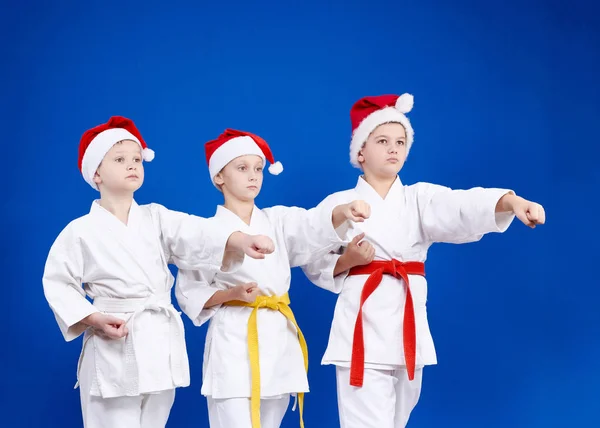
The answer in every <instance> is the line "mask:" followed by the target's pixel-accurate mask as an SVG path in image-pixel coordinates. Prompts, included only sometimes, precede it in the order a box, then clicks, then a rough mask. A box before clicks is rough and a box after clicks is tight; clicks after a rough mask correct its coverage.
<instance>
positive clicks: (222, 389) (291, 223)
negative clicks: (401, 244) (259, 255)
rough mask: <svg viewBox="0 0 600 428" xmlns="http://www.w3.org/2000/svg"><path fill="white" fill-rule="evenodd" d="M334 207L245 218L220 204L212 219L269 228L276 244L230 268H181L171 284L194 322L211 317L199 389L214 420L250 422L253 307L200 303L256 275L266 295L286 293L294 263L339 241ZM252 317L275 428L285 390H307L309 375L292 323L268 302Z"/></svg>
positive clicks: (252, 229)
mask: <svg viewBox="0 0 600 428" xmlns="http://www.w3.org/2000/svg"><path fill="white" fill-rule="evenodd" d="M332 208H333V207H325V206H322V205H319V207H317V208H313V209H311V210H304V209H301V208H296V207H283V206H276V207H272V208H266V209H262V210H261V209H259V208H257V207H254V209H253V211H252V217H251V221H250V225H247V224H245V223H244V222H243V221H242V220H241V219H240V218H239V217H238V216H237V215H236V214H234V213H232V212H231V211H229V210H228V209H226V208H224V207H223V206H219V207H218V208H217V212H216V214H215V217H214V219H215V220H218V222H219V227H220V228H222V229H223V230H241V231H242V232H246V233H252V234H261V235H267V236H269V237H270V238H271V239H273V242H274V243H275V251H274V252H273V253H272V254H269V255H267V256H266V258H265V259H263V260H255V259H249V258H246V260H244V262H243V264H242V265H241V266H240V267H239V268H238V269H237V270H236V271H235V272H233V273H225V272H222V271H219V270H216V269H206V268H205V269H202V270H195V271H189V270H187V271H186V270H180V271H179V273H178V277H177V287H176V289H175V290H176V296H177V300H178V302H179V304H180V306H181V308H182V310H183V311H184V312H185V313H186V314H187V315H188V316H189V317H190V319H191V320H192V321H193V322H194V324H195V325H198V326H200V325H202V324H203V323H205V322H207V321H208V320H209V319H210V320H211V321H210V325H209V328H208V332H207V337H206V345H205V351H204V363H203V384H202V391H201V392H202V394H203V395H205V396H206V397H208V406H209V407H208V408H209V414H210V420H211V427H213V428H215V427H236V428H245V427H251V425H250V401H249V400H248V398H249V397H250V396H251V376H250V373H251V372H250V361H249V353H248V318H249V316H250V313H251V312H252V308H249V307H236V306H226V305H218V306H213V307H211V308H208V309H204V305H205V304H206V302H207V301H208V300H209V299H210V298H211V297H212V296H213V294H214V293H215V292H216V291H218V290H226V289H228V288H231V287H234V286H236V285H238V284H241V283H249V282H256V283H257V284H258V287H259V288H260V289H261V290H262V292H263V293H264V294H265V295H270V296H282V295H284V294H286V293H287V292H288V290H289V288H290V281H291V270H290V268H291V267H293V266H300V265H303V264H306V263H310V262H311V261H314V260H317V259H319V258H321V257H323V256H325V255H326V254H328V253H329V252H330V251H331V250H333V249H334V248H338V247H339V246H340V245H342V244H343V241H341V240H340V238H339V237H338V235H337V234H336V232H335V230H334V229H333V226H332V222H331V214H332ZM291 306H293V302H292V305H291ZM257 321H258V322H257V325H258V336H259V361H260V387H261V399H262V400H261V404H262V406H261V420H263V421H264V423H263V425H262V427H263V428H270V427H275V428H276V427H279V425H280V423H281V420H282V418H283V415H284V414H285V409H286V408H287V405H288V402H289V396H290V394H295V393H299V392H308V391H309V388H308V380H307V376H306V371H305V367H304V360H303V355H302V351H301V348H300V344H299V341H298V337H297V331H296V328H295V327H294V326H293V324H292V323H290V322H289V321H288V320H287V319H286V318H285V316H283V315H282V314H281V313H280V312H278V311H274V310H269V309H260V310H258V318H257Z"/></svg>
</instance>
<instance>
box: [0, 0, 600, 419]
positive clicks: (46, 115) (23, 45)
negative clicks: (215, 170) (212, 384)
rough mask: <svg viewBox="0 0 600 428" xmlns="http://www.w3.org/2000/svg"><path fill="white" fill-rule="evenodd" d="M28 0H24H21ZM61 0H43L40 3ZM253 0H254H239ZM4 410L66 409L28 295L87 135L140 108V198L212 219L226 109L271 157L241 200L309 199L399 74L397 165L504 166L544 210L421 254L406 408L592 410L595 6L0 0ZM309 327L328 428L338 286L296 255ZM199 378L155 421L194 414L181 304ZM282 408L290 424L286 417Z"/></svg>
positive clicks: (81, 201)
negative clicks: (416, 393)
mask: <svg viewBox="0 0 600 428" xmlns="http://www.w3.org/2000/svg"><path fill="white" fill-rule="evenodd" d="M19 3H20V4H19ZM51 3H54V4H51ZM250 3H252V5H251V4H250ZM1 7H2V12H1V13H0V33H1V35H2V44H1V46H0V54H1V56H0V58H2V67H0V73H1V74H0V78H1V86H2V98H1V99H2V102H1V104H0V108H1V110H0V118H1V119H0V120H1V121H2V123H1V127H2V135H1V137H0V141H1V144H2V168H0V174H1V175H0V180H1V182H2V184H3V187H4V188H5V191H4V192H3V198H2V199H1V201H2V205H1V207H2V214H1V215H2V223H3V226H4V237H3V239H2V246H3V249H2V256H3V257H2V276H3V279H2V285H3V288H4V294H3V296H2V303H3V306H4V309H3V310H2V311H1V312H2V317H3V318H4V317H6V321H5V322H3V325H4V327H5V338H6V339H5V341H4V345H3V347H2V360H3V364H2V375H3V378H2V386H3V388H2V389H3V391H2V399H1V400H0V406H1V408H2V410H1V412H2V413H1V418H2V421H1V422H0V425H1V426H3V427H4V426H5V427H41V426H44V427H76V426H81V422H80V420H81V416H80V407H79V395H78V391H76V390H73V389H72V387H73V385H74V382H75V368H76V362H77V357H78V354H79V350H80V341H79V340H78V341H76V342H75V343H69V344H67V343H65V342H64V341H63V339H62V336H61V335H60V333H59V329H58V327H57V325H56V323H55V321H54V318H53V316H52V313H51V311H50V309H49V308H48V306H47V303H46V301H45V299H44V296H43V292H42V285H41V277H42V272H43V267H44V262H45V258H46V255H47V252H48V249H49V248H50V245H51V244H52V242H53V240H54V239H55V238H56V236H57V235H58V233H59V232H60V230H61V229H62V228H63V227H64V226H65V225H66V224H67V223H68V222H69V221H71V220H72V219H74V218H76V217H78V216H81V215H83V214H85V213H87V212H88V210H89V206H90V204H91V202H92V200H93V199H94V198H95V197H96V196H97V194H96V193H95V191H93V190H92V189H91V188H90V187H89V186H88V185H87V184H86V183H85V182H84V181H83V179H82V178H81V176H80V173H79V171H78V169H77V147H78V142H79V137H80V136H81V134H82V133H83V131H84V130H85V129H87V128H89V127H91V126H94V125H96V124H99V123H102V122H104V121H106V120H107V119H108V118H109V116H111V115H115V114H118V115H124V116H128V117H131V118H132V119H134V121H135V122H136V124H137V125H138V126H139V128H140V129H141V132H142V134H143V135H144V137H145V139H146V141H147V142H148V144H149V145H150V147H151V148H153V149H154V150H155V151H156V154H157V156H156V159H155V160H154V162H152V163H151V164H147V165H146V182H145V184H144V186H143V188H142V189H141V190H140V191H139V192H138V193H137V194H136V199H137V200H138V202H139V203H148V202H151V201H154V202H159V203H161V204H163V205H165V206H167V207H169V208H171V209H175V210H181V211H186V212H190V213H194V214H198V215H202V216H211V215H213V213H214V211H215V207H216V205H217V204H218V203H221V195H220V194H219V193H218V192H217V191H216V190H215V189H214V188H213V187H212V185H211V184H210V181H209V177H208V172H207V167H206V163H205V160H204V152H203V143H204V142H205V141H207V140H209V139H212V138H214V137H215V136H216V135H218V134H219V133H220V132H221V131H222V130H223V129H224V128H225V127H233V128H238V129H244V130H248V131H251V132H254V133H257V134H259V135H261V136H262V137H264V138H265V139H266V140H267V141H268V142H270V144H271V146H272V148H273V151H274V154H275V157H276V159H278V160H280V161H281V162H282V163H283V164H284V167H285V171H284V173H283V174H282V175H280V176H278V177H272V176H269V174H267V175H266V179H265V185H264V187H263V191H262V193H261V195H260V196H259V199H258V201H257V204H258V205H259V206H262V207H267V206H271V205H275V204H286V205H297V206H302V207H310V206H314V205H315V204H317V203H318V202H319V201H320V200H321V199H322V198H324V197H325V196H326V195H328V194H330V193H332V192H335V191H339V190H343V189H347V188H350V187H353V186H354V184H355V182H356V178H357V174H358V171H357V170H355V169H353V168H352V167H351V166H350V164H349V161H348V145H349V139H350V121H349V109H350V107H351V105H352V103H353V102H354V101H356V100H357V99H358V98H360V97H362V96H365V95H376V94H382V93H402V92H410V93H412V94H414V95H415V108H414V110H413V112H412V113H411V114H410V118H411V120H412V123H413V126H414V128H415V131H416V139H415V143H414V146H413V149H412V151H411V155H410V157H409V159H408V162H407V164H406V166H405V168H404V170H403V171H402V172H401V178H402V180H403V181H404V182H405V183H414V182H417V181H429V182H434V183H438V184H444V185H447V186H450V187H454V188H468V187H473V186H489V187H492V186H498V187H508V188H512V189H515V190H516V191H517V192H518V193H519V194H521V195H523V196H524V197H527V198H531V199H533V200H536V201H539V202H540V203H542V204H543V205H544V206H545V208H546V211H547V216H548V217H547V225H545V226H543V227H539V228H537V229H536V230H533V231H532V230H530V229H528V228H526V227H525V226H523V225H522V224H520V223H516V222H515V223H513V226H512V227H511V228H510V229H509V230H508V231H507V232H506V233H505V234H503V235H498V234H495V235H490V236H487V237H485V238H484V239H483V240H482V241H481V242H479V243H475V244H469V245H462V246H452V245H438V246H434V247H433V249H432V250H431V252H430V254H429V260H428V266H427V272H428V280H429V287H430V290H429V313H430V323H431V326H432V332H433V336H434V340H435V342H436V346H437V351H438V356H439V365H438V366H434V367H428V368H427V369H426V370H425V375H424V385H423V393H422V396H421V400H420V402H419V404H418V406H417V408H416V410H415V411H414V413H413V416H412V418H411V421H410V422H409V427H423V428H425V427H446V428H450V427H460V428H469V427H477V428H481V427H486V428H496V427H498V428H500V427H502V428H505V427H527V428H535V427H544V428H548V427H561V428H564V427H597V426H600V413H599V412H600V411H599V410H597V405H598V397H600V370H599V368H598V361H599V360H600V344H599V340H600V334H599V333H600V328H599V325H600V316H599V312H598V310H597V308H598V298H599V297H600V291H599V289H598V285H599V284H598V280H597V275H596V273H595V268H596V265H597V255H598V250H597V243H598V231H597V210H596V208H595V207H596V198H597V195H598V182H599V173H598V168H597V163H598V149H597V143H598V137H597V132H598V115H599V114H600V104H599V101H598V99H599V96H600V85H599V84H598V75H599V74H600V67H599V61H600V25H599V24H600V19H599V18H598V17H599V16H600V13H599V6H598V5H597V4H596V5H594V4H593V2H592V1H588V2H586V1H583V0H571V1H568V2H560V1H519V2H517V1H515V0H507V1H503V2H483V1H468V0H454V1H437V2H436V1H424V0H423V1H418V2H417V1H412V2H411V1H398V0H396V1H387V2H383V1H376V0H370V1H368V2H367V1H345V2H338V3H336V4H334V3H333V2H298V1H297V2H291V1H290V2H285V1H280V2H272V3H270V4H268V3H262V2H260V3H258V2H227V1H223V2H211V3H208V2H187V3H186V2H176V1H173V2H170V3H169V4H167V2H156V1H145V2H141V1H138V2H134V1H127V2H126V1H123V2H115V3H111V2H81V1H78V2H75V1H69V2H66V1H65V2H34V1H27V2H26V1H23V2H6V1H3V2H2V6H1ZM291 297H292V300H293V307H294V309H295V312H296V315H297V318H298V320H299V323H300V325H301V326H302V328H303V330H304V332H305V334H306V336H307V338H308V343H309V347H310V352H311V353H310V372H309V380H310V383H311V389H312V392H311V393H310V394H308V396H307V401H306V412H305V420H306V426H307V428H311V427H312V428H314V427H318V428H320V427H336V426H339V425H338V419H337V404H336V393H335V376H334V368H333V367H331V366H320V360H321V356H322V353H323V351H324V350H325V346H326V343H327V338H328V333H329V325H330V321H331V318H332V314H333V308H334V304H335V296H334V295H333V294H330V293H328V292H325V291H324V290H321V289H318V288H316V287H314V286H312V285H311V284H310V283H309V282H308V281H307V280H306V279H305V277H304V276H303V274H302V272H301V271H299V270H297V269H296V270H294V281H293V286H292V290H291ZM185 323H186V327H187V333H186V335H187V341H188V347H189V355H190V360H191V370H192V385H191V387H189V388H185V389H180V390H178V393H177V398H176V402H175V405H174V407H173V410H172V414H171V418H170V421H169V424H168V426H169V427H195V428H199V427H203V426H208V418H207V413H206V404H205V403H206V402H205V399H204V398H203V397H201V395H200V393H199V390H200V385H201V363H202V360H201V358H202V349H203V345H204V336H205V332H206V330H205V328H193V327H192V325H191V323H190V322H189V321H188V320H187V319H186V320H185ZM297 424H298V422H297V414H296V413H292V412H288V414H287V415H286V417H285V420H284V423H283V426H284V427H296V426H297Z"/></svg>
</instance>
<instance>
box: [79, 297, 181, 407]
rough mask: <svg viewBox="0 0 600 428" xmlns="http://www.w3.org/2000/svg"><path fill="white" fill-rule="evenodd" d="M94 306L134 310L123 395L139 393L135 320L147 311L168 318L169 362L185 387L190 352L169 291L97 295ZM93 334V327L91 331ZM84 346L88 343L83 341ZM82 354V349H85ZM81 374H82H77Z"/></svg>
mask: <svg viewBox="0 0 600 428" xmlns="http://www.w3.org/2000/svg"><path fill="white" fill-rule="evenodd" d="M93 304H94V307H96V309H98V310H99V311H101V312H108V313H132V315H131V317H130V318H129V320H128V321H127V327H128V329H129V333H128V334H127V336H126V337H125V383H126V384H125V388H124V389H125V391H124V395H127V396H136V395H139V371H138V364H137V359H136V356H135V337H134V331H135V328H134V326H135V320H136V318H137V316H138V315H139V314H141V313H142V312H145V311H153V312H163V313H164V314H165V315H166V316H167V317H168V318H169V328H170V331H171V335H170V336H171V340H170V351H171V352H170V354H171V358H170V364H171V374H172V376H173V384H174V385H175V386H180V385H181V386H183V385H185V384H186V383H187V382H189V380H188V378H189V374H188V373H189V372H188V370H189V368H188V366H187V351H186V346H185V336H184V327H183V321H182V320H181V316H180V314H179V312H178V311H177V310H176V309H175V308H174V307H173V305H172V304H171V295H170V293H162V294H153V295H151V296H149V297H141V298H128V299H123V298H112V297H96V298H95V299H94V303H93ZM90 333H91V334H90V336H88V338H89V337H91V336H93V330H92V331H90ZM84 347H85V344H84ZM82 354H83V349H82ZM78 377H79V376H78Z"/></svg>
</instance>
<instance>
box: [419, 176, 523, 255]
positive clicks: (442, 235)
mask: <svg viewBox="0 0 600 428" xmlns="http://www.w3.org/2000/svg"><path fill="white" fill-rule="evenodd" d="M418 186H419V187H418V195H417V198H418V201H417V202H418V206H419V213H420V217H421V225H422V228H423V232H424V234H425V237H426V238H427V239H428V240H429V241H431V242H447V243H454V244H460V243H465V242H474V241H478V240H480V239H481V238H482V237H483V235H485V234H486V233H491V232H504V231H505V230H506V229H508V227H509V226H510V224H511V223H512V221H513V219H514V217H515V216H514V214H513V213H496V204H497V203H498V201H499V200H500V198H501V197H502V196H504V195H506V194H507V193H512V191H511V190H507V189H484V188H481V187H475V188H472V189H469V190H452V189H449V188H447V187H443V186H438V185H434V184H426V183H420V184H419V185H418Z"/></svg>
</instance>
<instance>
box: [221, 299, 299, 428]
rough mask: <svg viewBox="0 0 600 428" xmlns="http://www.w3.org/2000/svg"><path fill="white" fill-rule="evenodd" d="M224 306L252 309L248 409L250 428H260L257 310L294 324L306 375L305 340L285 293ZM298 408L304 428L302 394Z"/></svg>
mask: <svg viewBox="0 0 600 428" xmlns="http://www.w3.org/2000/svg"><path fill="white" fill-rule="evenodd" d="M224 304H225V305H227V306H246V307H249V308H253V309H252V313H251V314H250V318H248V354H249V356H250V374H251V376H252V392H251V395H250V407H251V412H252V428H260V364H259V358H258V324H257V319H256V316H257V313H258V309H262V308H266V309H271V310H274V311H279V312H281V314H282V315H283V316H284V317H286V318H287V319H288V320H289V321H290V322H291V323H292V324H294V326H295V327H296V331H297V332H298V340H299V341H300V348H301V349H302V355H303V357H304V368H305V369H306V372H307V373H308V347H307V346H306V340H304V335H303V334H302V332H301V331H300V327H298V323H297V322H296V318H295V317H294V313H293V312H292V309H291V308H290V297H289V296H288V294H287V293H285V294H284V295H283V296H258V297H257V298H256V300H254V302H252V303H249V302H242V301H239V300H232V301H230V302H226V303H224ZM298 406H299V413H300V427H301V428H304V420H303V418H302V412H303V410H304V393H303V392H299V393H298Z"/></svg>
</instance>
